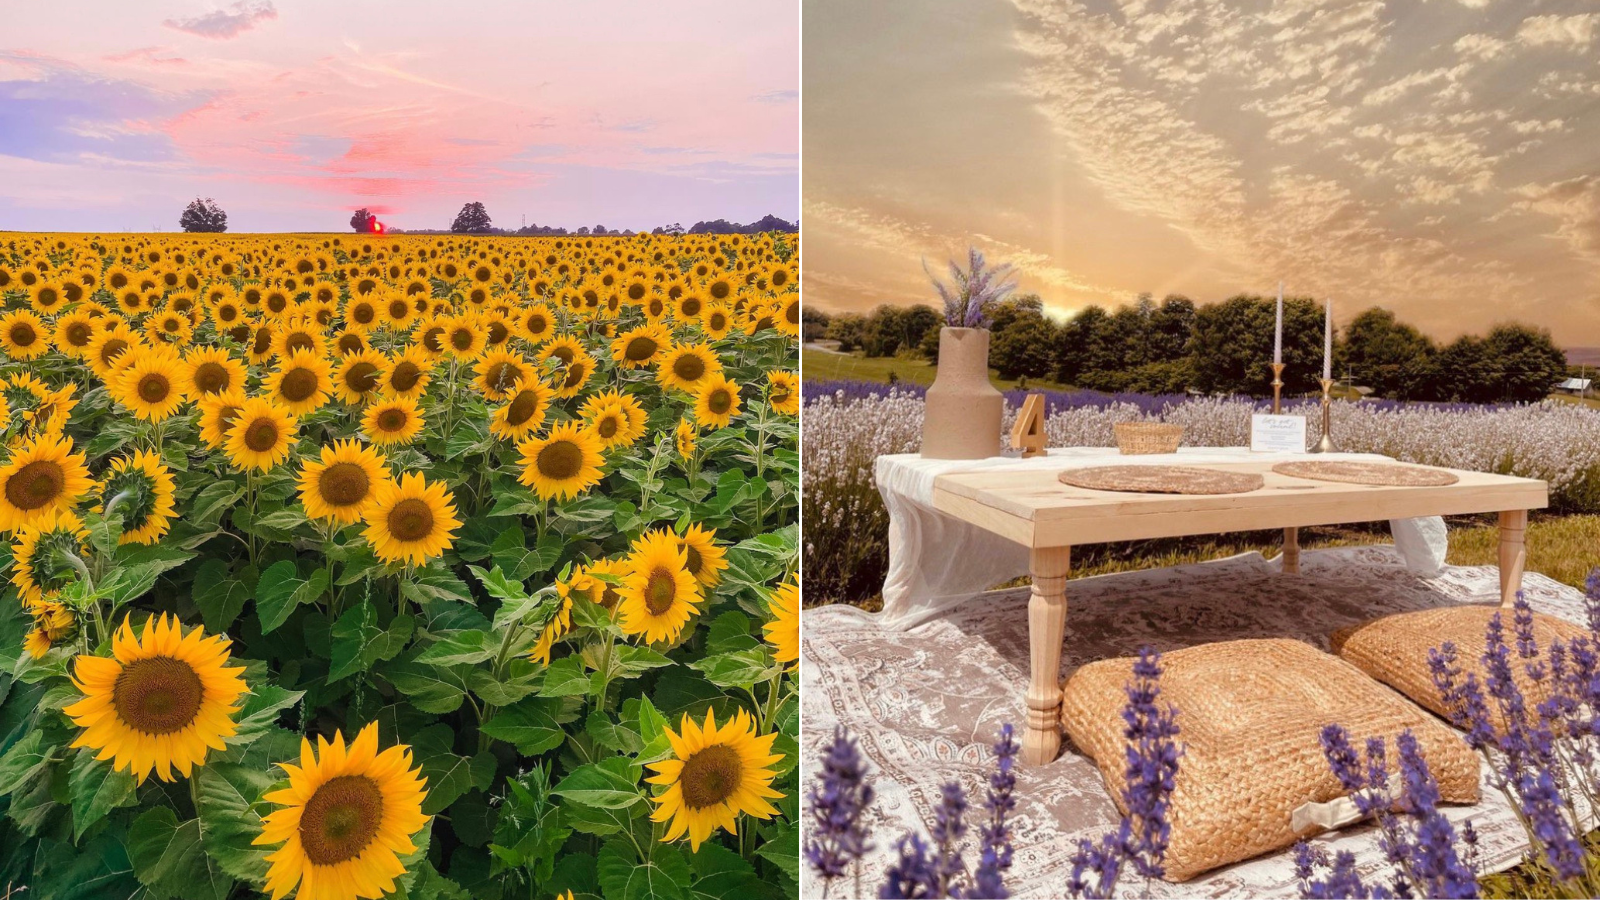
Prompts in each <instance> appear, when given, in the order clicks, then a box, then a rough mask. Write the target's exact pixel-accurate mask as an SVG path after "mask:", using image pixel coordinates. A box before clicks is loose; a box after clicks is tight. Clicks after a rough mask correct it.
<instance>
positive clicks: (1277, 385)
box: [1272, 363, 1284, 416]
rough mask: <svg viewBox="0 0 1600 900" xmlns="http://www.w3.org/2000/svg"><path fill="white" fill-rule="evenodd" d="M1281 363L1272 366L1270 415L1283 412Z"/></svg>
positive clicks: (1282, 367) (1282, 368)
mask: <svg viewBox="0 0 1600 900" xmlns="http://www.w3.org/2000/svg"><path fill="white" fill-rule="evenodd" d="M1283 370H1284V365H1283V363H1273V364H1272V414H1273V415H1275V416H1276V415H1278V414H1279V413H1282V412H1283Z"/></svg>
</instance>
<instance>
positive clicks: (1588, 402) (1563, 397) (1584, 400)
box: [1550, 394, 1600, 409]
mask: <svg viewBox="0 0 1600 900" xmlns="http://www.w3.org/2000/svg"><path fill="white" fill-rule="evenodd" d="M1550 399H1551V400H1555V401H1556V402H1558V403H1576V404H1578V405H1579V406H1587V407H1589V408H1590V409H1600V398H1596V397H1574V396H1572V395H1571V394H1551V395H1550Z"/></svg>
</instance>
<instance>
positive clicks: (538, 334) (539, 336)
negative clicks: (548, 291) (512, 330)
mask: <svg viewBox="0 0 1600 900" xmlns="http://www.w3.org/2000/svg"><path fill="white" fill-rule="evenodd" d="M516 324H517V330H518V331H520V332H522V337H523V339H524V340H526V341H527V342H528V343H530V344H533V345H534V346H538V345H540V344H542V343H544V342H545V341H547V340H549V339H550V336H551V335H553V334H555V331H556V316H555V313H553V312H551V311H550V307H548V306H545V305H544V304H543V303H535V304H534V305H532V306H530V307H528V308H526V309H524V310H522V311H521V312H519V313H518V314H517V317H516Z"/></svg>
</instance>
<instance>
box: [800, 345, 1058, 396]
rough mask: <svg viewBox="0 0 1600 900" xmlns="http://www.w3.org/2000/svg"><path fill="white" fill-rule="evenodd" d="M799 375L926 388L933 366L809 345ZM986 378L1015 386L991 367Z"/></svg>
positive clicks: (1049, 386)
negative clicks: (913, 385) (834, 351)
mask: <svg viewBox="0 0 1600 900" xmlns="http://www.w3.org/2000/svg"><path fill="white" fill-rule="evenodd" d="M800 367H801V368H800V374H801V376H802V377H803V378H805V379H806V380H808V381H882V382H885V383H887V382H888V381H889V380H890V379H889V376H890V374H893V375H894V376H895V378H897V379H898V380H900V381H906V382H910V383H912V384H920V385H923V386H924V387H926V386H927V385H930V384H933V375H934V370H935V366H934V365H933V364H932V363H929V362H928V361H927V360H922V359H903V358H899V357H867V356H860V355H857V354H846V353H829V352H828V351H826V350H813V349H809V348H805V349H802V350H801V351H800ZM989 381H990V382H992V383H993V384H994V386H995V387H997V388H999V389H1001V390H1010V389H1011V388H1014V387H1016V386H1017V382H1015V381H1007V380H1005V379H1003V378H1000V377H998V376H997V375H995V373H994V370H993V369H990V370H989ZM1028 387H1030V388H1038V389H1039V390H1042V391H1070V390H1072V388H1071V387H1070V386H1067V385H1062V384H1057V383H1056V382H1054V381H1041V380H1038V379H1034V378H1030V379H1028Z"/></svg>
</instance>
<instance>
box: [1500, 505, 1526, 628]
mask: <svg viewBox="0 0 1600 900" xmlns="http://www.w3.org/2000/svg"><path fill="white" fill-rule="evenodd" d="M1527 530H1528V511H1527V510H1525V509H1514V510H1510V511H1508V512H1503V513H1501V514H1500V605H1501V606H1511V605H1512V604H1514V603H1516V602H1517V591H1520V590H1522V570H1523V569H1524V568H1526V567H1527V564H1528V550H1527V547H1526V545H1525V544H1524V540H1525V537H1526V533H1527Z"/></svg>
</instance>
